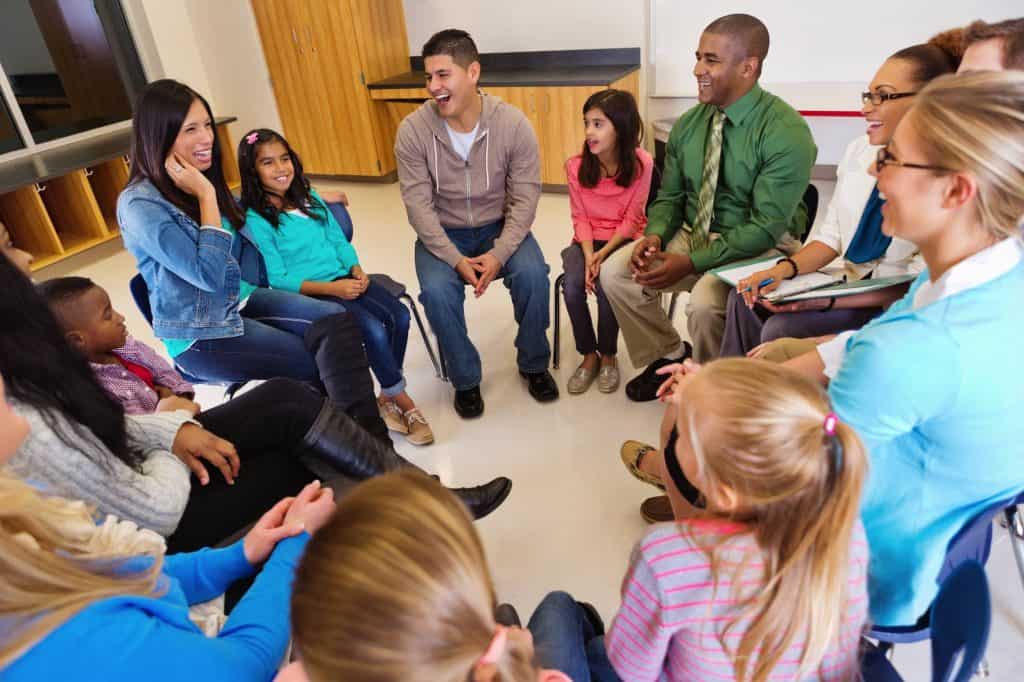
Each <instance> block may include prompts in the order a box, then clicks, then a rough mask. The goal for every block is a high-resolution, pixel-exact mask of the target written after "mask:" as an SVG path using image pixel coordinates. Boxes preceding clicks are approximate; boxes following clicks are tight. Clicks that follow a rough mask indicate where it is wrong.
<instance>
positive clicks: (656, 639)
mask: <svg viewBox="0 0 1024 682" xmlns="http://www.w3.org/2000/svg"><path fill="white" fill-rule="evenodd" d="M663 612H664V600H663V598H662V595H661V592H660V589H659V586H658V581H657V578H656V577H655V575H654V571H653V570H652V568H651V566H650V565H649V564H648V563H647V560H646V558H645V557H644V556H643V554H642V552H640V551H639V548H638V549H637V551H635V552H634V560H633V563H632V565H631V566H630V569H629V572H628V573H627V574H626V577H625V579H624V580H623V583H622V604H621V605H620V606H619V611H618V613H617V614H615V619H614V620H613V621H612V625H611V628H610V629H609V631H608V635H607V637H605V646H606V647H607V651H608V660H609V661H610V662H611V664H612V667H613V668H615V672H617V673H618V674H619V677H621V678H622V679H624V680H630V681H631V682H644V681H645V680H650V681H652V682H653V681H655V680H657V679H658V678H659V677H660V676H661V672H662V668H663V667H664V665H665V659H666V658H667V656H668V645H669V642H670V640H671V638H672V634H673V631H672V630H671V629H670V628H666V627H665V625H664V623H663V621H662V614H663Z"/></svg>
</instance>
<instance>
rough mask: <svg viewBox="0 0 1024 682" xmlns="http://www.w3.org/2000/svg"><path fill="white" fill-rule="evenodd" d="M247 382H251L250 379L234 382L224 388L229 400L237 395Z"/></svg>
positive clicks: (225, 395)
mask: <svg viewBox="0 0 1024 682" xmlns="http://www.w3.org/2000/svg"><path fill="white" fill-rule="evenodd" d="M247 383H249V382H248V381H236V382H235V383H233V384H229V385H228V387H227V388H225V389H224V397H225V398H226V399H227V400H231V399H232V398H234V397H235V394H236V393H238V392H239V391H241V390H242V389H243V388H245V385H246V384H247Z"/></svg>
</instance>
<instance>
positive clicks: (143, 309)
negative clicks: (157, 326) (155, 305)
mask: <svg viewBox="0 0 1024 682" xmlns="http://www.w3.org/2000/svg"><path fill="white" fill-rule="evenodd" d="M128 290H129V291H131V292H132V300H134V301H135V307H136V308H138V309H139V312H140V313H142V316H143V317H144V318H146V323H147V324H148V325H149V326H150V327H152V326H153V309H152V308H151V307H150V306H149V287H147V286H146V280H144V279H143V278H142V275H141V274H140V273H135V276H134V277H132V279H131V281H130V282H128Z"/></svg>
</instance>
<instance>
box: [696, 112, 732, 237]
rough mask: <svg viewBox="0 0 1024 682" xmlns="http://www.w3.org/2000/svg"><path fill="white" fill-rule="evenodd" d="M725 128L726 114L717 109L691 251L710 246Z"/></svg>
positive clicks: (708, 142)
mask: <svg viewBox="0 0 1024 682" xmlns="http://www.w3.org/2000/svg"><path fill="white" fill-rule="evenodd" d="M724 126H725V112H724V111H722V110H721V109H715V114H714V116H713V117H712V119H711V133H710V134H709V135H708V141H707V143H706V144H705V145H704V174H703V176H702V177H701V181H700V193H699V194H698V195H697V218H696V220H694V221H693V228H692V230H691V232H690V250H691V251H696V250H697V249H702V248H704V247H705V246H707V245H708V242H709V241H710V239H709V235H708V228H709V227H711V214H712V213H714V212H715V189H716V188H717V187H718V169H719V167H720V166H721V161H722V128H723V127H724Z"/></svg>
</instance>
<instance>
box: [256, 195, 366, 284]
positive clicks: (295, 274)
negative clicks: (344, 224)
mask: <svg viewBox="0 0 1024 682" xmlns="http://www.w3.org/2000/svg"><path fill="white" fill-rule="evenodd" d="M311 192H312V195H313V198H314V200H315V201H316V202H317V203H319V205H320V207H321V208H322V209H323V211H324V212H325V213H326V214H327V221H326V222H325V223H322V222H320V221H317V220H314V219H312V218H308V217H306V215H304V214H294V213H282V214H281V216H280V220H279V224H278V226H277V228H275V227H274V226H273V225H271V224H270V223H269V222H267V220H266V219H265V218H264V217H263V216H261V215H260V214H259V213H257V212H256V211H254V210H253V209H251V208H250V209H249V210H248V211H246V214H245V227H246V228H247V229H248V231H249V233H250V234H251V235H252V237H253V239H254V240H255V241H256V245H257V246H258V247H259V250H260V253H262V254H263V260H264V261H266V264H267V277H268V279H269V280H270V286H271V287H273V288H274V289H283V290H284V291H294V292H296V293H298V291H299V288H300V287H301V286H302V283H303V282H306V281H311V282H330V281H332V280H335V279H338V278H339V277H344V276H346V275H348V274H349V273H350V272H351V271H352V268H353V267H355V266H356V265H359V257H358V256H357V255H356V250H355V248H353V246H352V244H351V243H350V242H349V241H348V239H346V238H345V234H344V233H343V232H342V231H341V226H340V225H338V221H336V220H335V219H334V216H333V215H331V212H330V211H328V210H327V205H326V204H325V203H324V200H323V199H321V198H320V195H319V194H317V193H316V191H315V190H311Z"/></svg>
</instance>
